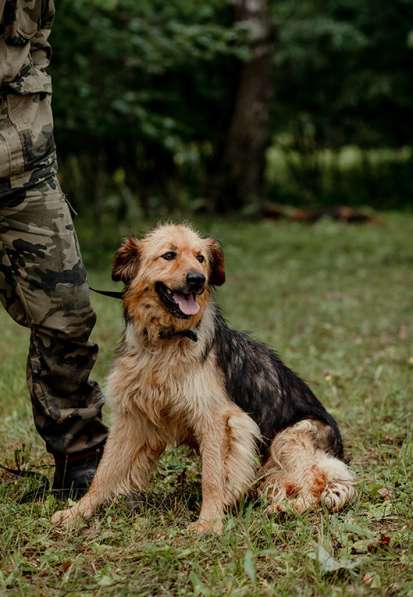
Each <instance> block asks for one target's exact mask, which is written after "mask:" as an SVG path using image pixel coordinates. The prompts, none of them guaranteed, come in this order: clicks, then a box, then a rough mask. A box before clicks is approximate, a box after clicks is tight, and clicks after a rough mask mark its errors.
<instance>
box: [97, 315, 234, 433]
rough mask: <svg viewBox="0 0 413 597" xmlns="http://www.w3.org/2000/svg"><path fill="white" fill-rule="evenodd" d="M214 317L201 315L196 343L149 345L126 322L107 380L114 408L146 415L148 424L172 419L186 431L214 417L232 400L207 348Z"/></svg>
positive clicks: (187, 340) (177, 342) (130, 324)
mask: <svg viewBox="0 0 413 597" xmlns="http://www.w3.org/2000/svg"><path fill="white" fill-rule="evenodd" d="M213 332H214V330H213V314H212V313H209V312H208V311H207V313H206V314H205V316H204V318H203V320H202V323H201V325H200V327H199V329H198V330H197V335H198V341H197V342H193V341H192V340H190V339H188V338H179V339H173V340H161V341H160V342H159V343H158V344H157V345H155V346H153V345H152V346H148V345H146V344H145V342H144V341H143V340H142V336H141V335H139V336H138V334H137V333H136V330H135V327H134V325H133V324H132V323H129V324H128V325H127V328H126V332H125V338H124V343H123V347H122V349H121V355H120V357H119V358H118V359H117V361H116V364H115V367H114V369H113V371H112V373H111V374H110V376H109V379H108V388H107V391H108V395H109V396H110V397H116V404H115V405H114V406H115V409H120V411H124V412H128V413H131V414H132V413H133V411H139V412H140V413H144V414H145V416H147V417H148V418H149V419H150V420H151V422H152V423H155V424H159V423H160V420H161V419H165V418H170V419H171V420H173V421H174V422H176V421H178V426H179V421H181V422H182V425H183V426H184V427H187V426H188V425H189V426H192V425H191V422H192V421H195V420H196V421H199V420H202V419H204V420H205V419H208V418H209V417H210V418H212V417H213V415H214V414H215V413H216V411H217V410H221V409H222V408H223V407H224V406H225V405H226V404H228V403H229V402H230V401H229V399H228V397H227V393H226V390H225V381H224V377H223V374H222V372H221V371H220V370H219V369H217V366H216V358H215V353H214V352H213V351H208V354H206V355H205V349H206V347H207V346H209V345H211V343H212V341H213Z"/></svg>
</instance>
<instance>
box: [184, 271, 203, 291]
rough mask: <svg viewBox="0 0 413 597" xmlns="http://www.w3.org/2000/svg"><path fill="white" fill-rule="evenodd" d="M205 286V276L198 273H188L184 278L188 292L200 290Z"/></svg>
mask: <svg viewBox="0 0 413 597" xmlns="http://www.w3.org/2000/svg"><path fill="white" fill-rule="evenodd" d="M204 284H205V276H204V274H201V273H200V272H189V274H187V276H186V285H187V286H188V288H189V289H190V290H195V291H196V290H201V288H203V287H204Z"/></svg>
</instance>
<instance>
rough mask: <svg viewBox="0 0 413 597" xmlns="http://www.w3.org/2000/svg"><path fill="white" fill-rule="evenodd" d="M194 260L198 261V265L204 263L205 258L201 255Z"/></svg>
mask: <svg viewBox="0 0 413 597" xmlns="http://www.w3.org/2000/svg"><path fill="white" fill-rule="evenodd" d="M196 258H197V260H198V261H199V263H203V262H204V261H205V257H204V256H203V255H197V256H196Z"/></svg>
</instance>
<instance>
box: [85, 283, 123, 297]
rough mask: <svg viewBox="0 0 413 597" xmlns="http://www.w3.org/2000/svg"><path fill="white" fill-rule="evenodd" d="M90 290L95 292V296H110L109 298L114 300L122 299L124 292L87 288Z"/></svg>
mask: <svg viewBox="0 0 413 597" xmlns="http://www.w3.org/2000/svg"><path fill="white" fill-rule="evenodd" d="M89 288H90V290H92V291H93V292H96V294H101V295H102V296H110V297H111V298H115V299H121V300H122V299H123V294H124V291H123V290H122V292H119V290H97V288H92V287H91V286H89Z"/></svg>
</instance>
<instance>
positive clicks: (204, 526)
mask: <svg viewBox="0 0 413 597" xmlns="http://www.w3.org/2000/svg"><path fill="white" fill-rule="evenodd" d="M223 528H224V525H223V523H222V520H219V519H214V520H201V519H199V520H196V521H195V522H191V524H190V525H188V531H191V532H192V533H197V534H198V535H202V534H205V533H215V534H216V535H221V533H222V530H223Z"/></svg>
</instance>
